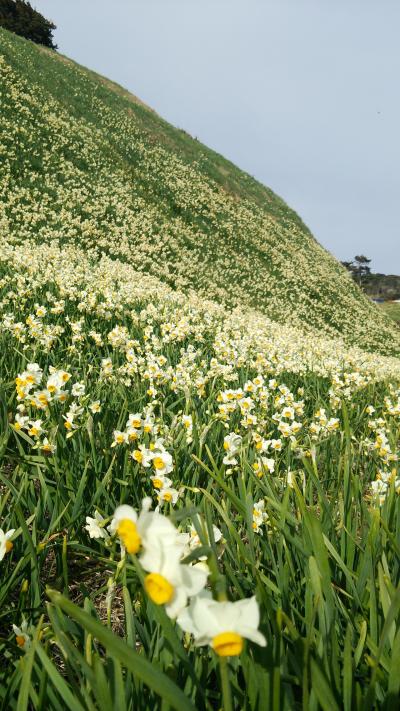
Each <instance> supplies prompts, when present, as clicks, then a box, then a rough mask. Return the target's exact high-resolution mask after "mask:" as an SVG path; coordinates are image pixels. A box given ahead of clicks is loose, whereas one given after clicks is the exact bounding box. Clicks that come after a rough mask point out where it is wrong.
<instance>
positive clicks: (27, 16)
mask: <svg viewBox="0 0 400 711" xmlns="http://www.w3.org/2000/svg"><path fill="white" fill-rule="evenodd" d="M0 26H1V27H4V28H5V29H6V30H10V32H15V34H17V35H20V36H21V37H25V38H26V39H29V40H32V42H36V43H37V44H43V45H44V46H45V47H51V49H57V45H56V44H54V41H53V31H54V30H55V29H56V26H55V25H54V24H53V23H52V22H50V20H46V18H45V17H43V15H41V14H40V12H37V10H34V8H33V7H32V6H31V4H30V3H29V2H25V1H24V0H0Z"/></svg>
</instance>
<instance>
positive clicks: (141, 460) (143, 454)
mask: <svg viewBox="0 0 400 711" xmlns="http://www.w3.org/2000/svg"><path fill="white" fill-rule="evenodd" d="M130 457H131V458H132V459H133V460H134V461H135V462H138V464H141V465H142V467H145V469H147V468H148V467H149V466H150V464H151V462H152V461H153V457H154V453H153V452H152V451H151V449H148V448H147V447H146V446H145V445H144V444H139V447H138V449H134V450H133V452H131V454H130Z"/></svg>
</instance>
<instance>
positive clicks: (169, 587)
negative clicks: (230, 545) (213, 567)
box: [140, 536, 208, 618]
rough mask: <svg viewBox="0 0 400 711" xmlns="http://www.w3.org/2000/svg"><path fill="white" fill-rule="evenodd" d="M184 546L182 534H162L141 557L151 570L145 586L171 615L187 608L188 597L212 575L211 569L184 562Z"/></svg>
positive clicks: (155, 600)
mask: <svg viewBox="0 0 400 711" xmlns="http://www.w3.org/2000/svg"><path fill="white" fill-rule="evenodd" d="M184 547H185V542H184V539H183V537H182V536H181V537H180V540H179V539H178V540H176V541H175V542H168V541H165V539H164V538H162V537H158V540H156V541H155V543H154V545H150V546H146V548H145V549H144V552H143V554H142V555H141V557H140V563H141V565H142V567H143V568H144V569H145V570H146V571H147V573H148V575H146V577H145V580H144V587H145V590H146V592H147V594H148V596H149V598H150V599H151V600H152V601H153V602H154V603H155V604H156V605H165V611H166V613H167V615H168V616H169V617H171V618H175V617H176V616H177V615H178V614H179V613H180V612H181V610H183V608H184V607H185V605H186V603H187V601H188V598H190V597H193V596H194V595H198V593H199V592H200V591H201V590H203V588H204V586H205V584H206V582H207V577H208V570H204V569H203V568H198V567H196V566H192V565H182V564H181V563H180V560H181V558H182V554H183V551H184Z"/></svg>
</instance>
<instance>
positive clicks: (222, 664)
mask: <svg viewBox="0 0 400 711" xmlns="http://www.w3.org/2000/svg"><path fill="white" fill-rule="evenodd" d="M219 670H220V674H221V687H222V703H223V706H222V709H223V711H233V706H232V693H231V683H230V681H229V667H228V660H227V657H220V658H219Z"/></svg>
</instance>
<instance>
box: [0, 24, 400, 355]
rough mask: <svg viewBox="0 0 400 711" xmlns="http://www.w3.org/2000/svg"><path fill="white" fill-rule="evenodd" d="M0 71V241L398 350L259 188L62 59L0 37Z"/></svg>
mask: <svg viewBox="0 0 400 711" xmlns="http://www.w3.org/2000/svg"><path fill="white" fill-rule="evenodd" d="M0 61H1V65H0V71H1V111H0V182H1V187H0V229H1V236H2V237H3V238H5V237H7V238H8V239H10V237H11V238H12V239H14V240H16V241H22V240H24V239H26V238H34V239H36V240H38V241H39V242H47V241H51V240H54V239H57V240H59V242H60V243H61V244H67V243H76V244H77V245H79V246H81V247H82V246H84V247H86V248H87V249H88V250H89V249H93V248H94V249H95V250H97V254H100V253H106V254H108V255H110V256H112V257H114V258H118V259H120V260H122V261H127V262H129V263H131V264H133V266H134V267H135V269H137V270H139V271H141V272H144V273H146V274H150V275H153V276H156V277H158V278H159V279H161V280H162V281H164V282H165V283H166V284H168V285H169V286H171V287H173V288H176V289H180V290H190V289H193V290H195V291H197V292H198V293H200V294H201V295H204V296H206V297H207V298H208V299H213V300H216V301H220V302H222V303H226V304H227V305H228V306H235V305H240V306H242V307H246V308H247V307H249V308H253V309H254V308H256V309H258V310H259V311H262V312H263V313H265V314H267V315H268V316H269V317H270V318H271V319H274V320H276V321H278V322H280V323H284V324H290V325H293V326H296V327H298V326H300V327H301V328H304V329H307V330H315V331H318V332H320V333H321V334H326V335H327V336H331V337H336V336H340V337H342V338H343V339H344V340H345V341H346V342H347V343H349V344H356V345H358V346H361V347H363V348H365V349H369V350H377V351H379V352H381V353H385V354H398V353H399V352H400V335H399V331H398V329H397V328H396V327H395V326H394V325H393V324H392V323H391V321H390V320H389V319H388V318H386V317H385V316H384V315H382V314H381V312H380V311H379V310H378V309H377V308H376V306H375V305H374V304H371V303H370V302H369V301H368V299H367V298H366V297H365V296H364V295H363V294H362V293H361V291H360V290H359V289H358V287H357V286H356V285H355V284H354V283H353V282H352V281H351V279H350V277H349V275H348V274H347V272H346V271H345V270H344V269H343V268H342V267H341V265H340V264H339V263H338V262H337V261H336V260H335V259H334V258H333V257H332V256H331V255H330V254H329V253H328V252H327V251H326V250H324V249H323V248H322V247H321V246H320V245H319V244H318V243H317V242H316V241H315V239H314V238H313V236H312V235H311V233H310V232H309V230H308V229H307V227H306V226H305V225H304V224H303V223H302V221H301V220H300V218H299V217H298V216H297V215H296V214H295V213H294V212H293V211H292V210H290V209H289V208H288V206H287V205H286V204H285V203H284V202H283V201H282V200H281V199H280V198H279V197H277V196H276V195H275V194H274V193H273V192H272V191H271V190H269V189H268V188H265V187H264V186H262V185H260V184H259V183H258V182H257V181H255V180H254V179H253V178H251V177H250V176H249V175H247V174H245V173H243V172H242V171H240V170H239V169H238V168H236V167H235V166H234V165H232V164H231V163H230V162H229V161H226V160H225V159H224V158H222V157H221V156H219V155H218V154H216V153H214V152H213V151H210V150H209V149H208V148H206V147H205V146H203V145H202V144H201V143H199V142H198V141H196V140H194V139H192V138H191V137H190V136H189V135H188V134H186V133H185V132H184V131H180V130H178V129H175V128H173V127H172V126H170V125H169V124H168V123H166V122H165V121H163V120H162V119H161V118H160V117H159V116H157V114H156V113H155V112H153V111H152V110H151V109H149V108H147V107H146V106H144V105H143V104H142V103H141V102H140V101H139V100H138V99H136V98H135V97H133V96H132V95H130V94H129V93H128V92H126V91H125V90H124V89H122V88H121V87H119V86H118V85H116V84H114V83H112V82H109V81H108V80H106V79H104V78H103V77H100V76H98V75H96V74H94V73H93V72H91V71H89V70H87V69H84V68H82V67H80V66H78V65H77V64H75V63H73V62H72V61H70V60H68V59H66V58H65V57H62V56H61V55H58V54H56V53H54V52H51V51H48V50H45V49H43V48H41V47H38V46H36V45H34V44H32V43H30V42H27V41H25V40H23V39H21V38H19V37H16V36H14V35H11V34H10V33H8V32H6V31H4V30H0ZM305 169H306V167H305Z"/></svg>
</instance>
